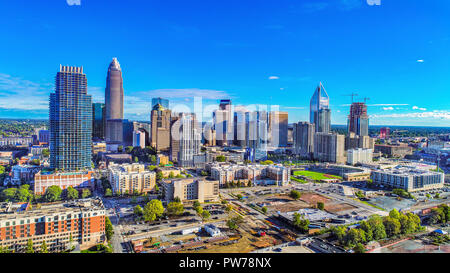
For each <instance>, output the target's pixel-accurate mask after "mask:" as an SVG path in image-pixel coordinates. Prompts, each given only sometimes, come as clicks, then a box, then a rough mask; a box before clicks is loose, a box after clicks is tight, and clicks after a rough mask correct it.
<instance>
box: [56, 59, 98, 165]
mask: <svg viewBox="0 0 450 273" xmlns="http://www.w3.org/2000/svg"><path fill="white" fill-rule="evenodd" d="M49 114H50V115H49V117H50V167H51V168H53V169H59V170H64V171H76V170H84V169H90V168H91V153H92V98H91V96H90V95H88V94H87V79H86V75H85V74H84V73H83V67H72V66H60V69H59V72H58V73H57V74H56V79H55V93H51V94H50V113H49Z"/></svg>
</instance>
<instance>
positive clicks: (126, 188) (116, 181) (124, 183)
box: [108, 163, 156, 193]
mask: <svg viewBox="0 0 450 273" xmlns="http://www.w3.org/2000/svg"><path fill="white" fill-rule="evenodd" d="M108 179H109V181H110V183H111V186H112V190H113V192H114V193H133V192H139V193H142V192H150V191H152V190H153V189H154V188H155V185H156V173H155V172H153V171H148V170H145V165H143V164H138V163H134V164H122V165H116V164H111V165H110V166H109V168H108Z"/></svg>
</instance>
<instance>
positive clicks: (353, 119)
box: [348, 102, 369, 136]
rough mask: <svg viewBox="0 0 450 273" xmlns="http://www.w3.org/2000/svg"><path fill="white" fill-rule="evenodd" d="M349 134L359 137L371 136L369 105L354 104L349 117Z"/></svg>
mask: <svg viewBox="0 0 450 273" xmlns="http://www.w3.org/2000/svg"><path fill="white" fill-rule="evenodd" d="M348 132H349V133H355V134H356V135H357V136H368V135H369V116H368V115H367V105H366V104H365V103H363V102H354V103H352V105H351V106H350V115H349V116H348Z"/></svg>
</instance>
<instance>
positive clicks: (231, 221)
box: [227, 215, 244, 230]
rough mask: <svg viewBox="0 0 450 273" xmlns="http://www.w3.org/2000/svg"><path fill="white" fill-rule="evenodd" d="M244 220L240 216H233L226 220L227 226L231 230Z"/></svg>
mask: <svg viewBox="0 0 450 273" xmlns="http://www.w3.org/2000/svg"><path fill="white" fill-rule="evenodd" d="M243 221H244V218H242V216H240V215H238V216H235V217H233V218H231V219H229V220H228V221H227V226H228V228H230V229H232V230H236V229H237V228H238V227H239V224H241V223H242V222H243Z"/></svg>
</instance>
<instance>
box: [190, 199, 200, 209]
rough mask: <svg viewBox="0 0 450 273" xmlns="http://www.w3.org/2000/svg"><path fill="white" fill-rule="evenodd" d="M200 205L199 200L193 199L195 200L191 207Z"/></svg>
mask: <svg viewBox="0 0 450 273" xmlns="http://www.w3.org/2000/svg"><path fill="white" fill-rule="evenodd" d="M200 206H201V204H200V202H199V201H197V200H195V201H194V204H192V207H193V208H194V209H196V208H198V207H200Z"/></svg>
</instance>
